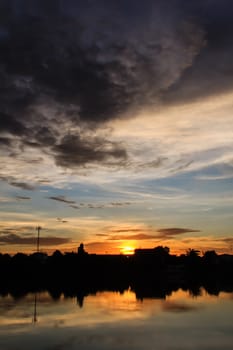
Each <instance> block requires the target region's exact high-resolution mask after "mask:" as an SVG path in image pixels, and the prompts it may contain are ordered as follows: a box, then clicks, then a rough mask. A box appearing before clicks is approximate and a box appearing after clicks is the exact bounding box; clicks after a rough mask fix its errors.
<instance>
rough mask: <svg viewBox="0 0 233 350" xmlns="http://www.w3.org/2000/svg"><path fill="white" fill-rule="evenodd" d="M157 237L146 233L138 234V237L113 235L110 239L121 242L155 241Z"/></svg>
mask: <svg viewBox="0 0 233 350" xmlns="http://www.w3.org/2000/svg"><path fill="white" fill-rule="evenodd" d="M155 238H156V236H155V235H150V234H146V233H138V234H136V235H112V236H110V237H109V238H108V240H110V241H118V240H119V241H120V240H125V239H126V240H147V239H155Z"/></svg>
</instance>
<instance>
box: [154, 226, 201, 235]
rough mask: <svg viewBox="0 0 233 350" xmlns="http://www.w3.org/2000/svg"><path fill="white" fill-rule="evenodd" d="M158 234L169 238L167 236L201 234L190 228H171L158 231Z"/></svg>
mask: <svg viewBox="0 0 233 350" xmlns="http://www.w3.org/2000/svg"><path fill="white" fill-rule="evenodd" d="M158 232H159V233H160V234H161V237H167V236H177V235H182V234H185V233H192V232H193V233H195V232H200V230H193V229H189V228H180V227H171V228H161V229H159V230H158Z"/></svg>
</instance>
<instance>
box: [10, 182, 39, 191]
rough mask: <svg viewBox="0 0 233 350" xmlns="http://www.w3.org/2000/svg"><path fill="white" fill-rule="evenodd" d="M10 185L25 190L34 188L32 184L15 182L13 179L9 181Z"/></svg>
mask: <svg viewBox="0 0 233 350" xmlns="http://www.w3.org/2000/svg"><path fill="white" fill-rule="evenodd" d="M9 184H10V185H12V186H14V187H19V188H21V189H22V190H27V191H33V190H34V189H35V187H34V186H33V185H30V184H28V183H26V182H15V181H11V182H9Z"/></svg>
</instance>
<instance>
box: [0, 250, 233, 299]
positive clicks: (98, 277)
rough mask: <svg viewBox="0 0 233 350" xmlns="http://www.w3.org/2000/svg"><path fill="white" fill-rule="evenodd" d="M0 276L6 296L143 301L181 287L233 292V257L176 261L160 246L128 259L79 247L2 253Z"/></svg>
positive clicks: (193, 253)
mask: <svg viewBox="0 0 233 350" xmlns="http://www.w3.org/2000/svg"><path fill="white" fill-rule="evenodd" d="M0 276H1V280H0V294H2V295H5V294H7V293H8V292H10V293H11V294H12V295H14V296H15V297H17V296H18V297H20V296H21V295H25V294H27V293H28V292H36V291H40V290H48V291H49V292H50V294H51V295H52V296H53V298H54V299H56V298H59V297H60V295H61V294H64V295H65V296H76V297H77V299H78V301H79V304H80V305H82V300H83V298H84V297H85V296H86V295H88V294H95V293H96V292H97V291H104V290H105V291H119V292H123V291H124V290H127V289H129V288H131V290H133V291H134V292H135V293H136V296H137V298H139V299H143V298H144V297H156V298H165V297H166V295H168V294H170V293H171V292H172V291H175V290H178V289H179V288H182V289H184V290H189V291H190V293H191V294H193V295H198V293H200V289H201V288H202V287H204V288H205V289H206V291H207V292H209V293H211V294H218V293H219V292H220V291H223V290H224V291H232V290H233V255H227V254H223V255H218V254H217V253H216V252H215V251H207V252H205V253H204V254H203V256H200V255H199V251H197V250H194V249H190V250H188V251H187V252H186V254H183V255H180V256H176V255H171V254H170V253H169V248H168V247H162V246H159V247H155V248H154V249H136V250H135V254H134V255H129V256H126V255H107V254H106V255H96V254H88V253H86V252H85V250H84V246H83V244H81V245H80V247H79V248H78V253H61V252H60V251H59V250H56V251H55V252H54V253H53V254H52V255H51V256H48V255H47V254H45V253H33V254H30V255H26V254H23V253H17V254H15V255H14V256H10V255H9V254H0Z"/></svg>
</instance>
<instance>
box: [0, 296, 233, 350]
mask: <svg viewBox="0 0 233 350" xmlns="http://www.w3.org/2000/svg"><path fill="white" fill-rule="evenodd" d="M35 301H36V304H35ZM81 304H82V303H81ZM0 349H1V350H16V349H20V350H21V349H24V350H28V349H30V350H31V349H33V350H37V349H38V350H42V349H47V350H63V349H64V350H65V349H84V350H87V349H99V350H104V349H109V350H111V349H177V350H182V349H185V350H187V349H216V350H226V349H229V350H230V349H231V350H232V349H233V293H220V294H219V295H218V296H210V295H208V294H207V293H206V292H205V291H204V290H202V293H201V295H200V296H198V297H192V296H191V295H190V294H189V293H188V292H184V291H182V290H178V291H177V292H173V293H172V294H171V295H170V296H167V297H166V299H165V300H162V299H143V301H141V300H137V299H136V296H135V294H134V293H133V292H131V291H127V292H124V293H123V294H120V293H114V292H101V293H97V294H96V295H89V296H87V297H86V298H85V300H84V303H83V305H82V307H80V301H79V302H78V301H77V299H76V298H64V297H61V298H60V299H59V300H56V301H55V300H53V299H52V298H51V297H50V295H49V294H48V293H37V294H36V295H35V294H28V295H27V296H26V297H24V298H21V299H17V300H15V299H14V298H12V297H11V296H5V297H1V298H0Z"/></svg>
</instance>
